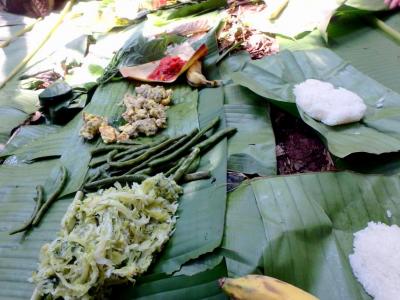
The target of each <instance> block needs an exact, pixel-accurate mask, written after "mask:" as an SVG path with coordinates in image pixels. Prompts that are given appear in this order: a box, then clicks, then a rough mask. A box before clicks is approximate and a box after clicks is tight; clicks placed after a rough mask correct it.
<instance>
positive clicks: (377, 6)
mask: <svg viewBox="0 0 400 300" xmlns="http://www.w3.org/2000/svg"><path fill="white" fill-rule="evenodd" d="M345 5H346V6H350V7H354V8H358V9H362V10H372V11H377V10H385V9H387V6H386V4H385V3H384V1H379V0H347V1H346V2H345Z"/></svg>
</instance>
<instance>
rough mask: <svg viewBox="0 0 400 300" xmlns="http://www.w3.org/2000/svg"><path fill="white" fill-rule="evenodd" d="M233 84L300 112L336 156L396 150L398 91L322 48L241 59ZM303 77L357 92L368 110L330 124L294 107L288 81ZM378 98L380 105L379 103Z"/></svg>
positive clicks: (398, 142) (399, 114)
mask: <svg viewBox="0 0 400 300" xmlns="http://www.w3.org/2000/svg"><path fill="white" fill-rule="evenodd" d="M231 77H232V79H233V81H234V82H235V83H236V84H239V85H242V86H245V87H247V88H249V89H250V90H252V91H253V92H255V93H257V94H259V95H260V96H263V97H265V98H268V99H269V101H271V102H272V103H273V104H275V105H277V106H280V107H281V108H283V109H285V110H287V111H289V112H291V113H293V114H300V116H301V118H302V119H303V121H304V122H305V123H307V124H308V125H309V126H311V127H312V128H313V129H315V130H316V131H317V132H319V133H320V134H321V136H322V137H323V138H324V140H325V142H326V144H327V146H328V149H329V151H330V152H331V153H332V154H333V155H335V156H337V157H340V158H342V157H345V156H347V155H349V154H352V153H357V152H366V153H372V154H382V153H388V152H396V151H399V150H400V131H399V130H398V129H397V128H400V127H399V125H400V123H399V121H400V119H399V117H400V95H399V94H396V93H395V92H394V91H392V90H390V89H388V88H386V87H384V86H383V85H381V84H379V83H378V82H376V81H374V80H373V79H371V78H369V77H368V76H366V75H364V74H363V73H361V72H359V71H358V70H356V69H355V68H354V67H352V66H351V65H349V64H348V63H346V62H345V61H343V60H342V59H341V58H339V57H338V56H337V55H336V54H334V53H333V52H332V51H330V50H328V49H316V50H310V51H295V52H290V51H282V52H281V53H279V54H277V55H274V56H271V57H267V58H264V59H261V60H259V61H250V62H247V63H246V64H245V65H244V66H243V68H242V70H241V71H238V72H235V73H233V74H232V75H231ZM307 78H315V79H319V80H324V81H328V82H331V83H332V84H333V85H335V86H342V87H344V88H346V89H348V90H350V91H353V92H355V93H357V94H358V95H359V96H360V97H362V98H363V99H364V102H365V103H366V105H367V107H368V110H367V113H366V116H365V117H364V119H363V120H362V121H360V122H357V123H353V124H348V125H341V126H335V127H330V126H326V125H324V124H322V123H320V122H317V121H315V120H314V119H312V118H310V117H309V116H307V115H306V114H305V113H304V112H302V111H301V110H300V109H297V107H296V104H295V98H294V95H293V91H292V90H293V86H294V85H295V84H298V83H300V82H303V81H304V80H306V79H307ZM381 102H382V103H383V107H382V106H381V105H379V103H381Z"/></svg>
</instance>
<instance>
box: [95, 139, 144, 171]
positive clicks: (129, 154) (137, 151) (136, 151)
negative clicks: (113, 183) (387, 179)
mask: <svg viewBox="0 0 400 300" xmlns="http://www.w3.org/2000/svg"><path fill="white" fill-rule="evenodd" d="M149 145H151V144H148V145H143V146H140V147H135V148H132V147H131V148H130V149H127V150H125V151H122V152H120V153H118V154H117V155H115V156H114V159H120V158H122V157H124V156H125V157H124V159H125V158H126V159H132V158H134V157H137V156H139V155H141V154H143V153H144V152H145V150H146V149H147V148H149ZM106 162H107V155H106V156H104V157H103V158H102V159H100V160H92V161H91V162H90V164H89V167H90V168H95V167H97V166H99V165H102V164H104V163H106Z"/></svg>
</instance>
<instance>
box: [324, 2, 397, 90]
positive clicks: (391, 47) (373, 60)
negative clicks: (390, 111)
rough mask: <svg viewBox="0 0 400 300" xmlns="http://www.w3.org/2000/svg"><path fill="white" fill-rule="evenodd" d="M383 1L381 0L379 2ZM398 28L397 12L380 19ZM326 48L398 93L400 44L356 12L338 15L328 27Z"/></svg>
mask: <svg viewBox="0 0 400 300" xmlns="http://www.w3.org/2000/svg"><path fill="white" fill-rule="evenodd" d="M382 2H383V1H382ZM382 20H384V21H385V23H386V24H387V25H389V26H391V27H393V28H394V29H396V30H398V31H400V14H399V13H395V12H394V13H391V14H390V15H389V16H387V17H385V18H382ZM328 35H329V47H330V49H331V50H332V51H334V52H335V53H336V54H337V55H339V56H340V57H342V58H343V59H344V60H346V61H350V62H351V64H352V65H353V66H354V67H356V68H357V69H358V70H360V71H361V72H363V73H365V74H366V75H368V76H370V77H371V78H373V79H375V80H376V81H378V82H379V83H381V84H383V85H385V86H386V87H388V88H390V89H392V90H394V91H395V92H397V93H400V85H399V82H398V78H399V76H400V61H399V59H398V53H399V44H398V43H396V42H395V41H394V40H392V39H391V38H390V37H389V36H387V35H386V34H385V33H384V32H383V31H381V30H379V29H378V28H375V27H371V25H369V24H368V22H367V21H366V20H365V19H364V18H363V17H362V16H360V15H358V14H345V15H342V16H339V17H337V18H336V19H335V21H334V22H332V23H331V24H330V26H329V28H328Z"/></svg>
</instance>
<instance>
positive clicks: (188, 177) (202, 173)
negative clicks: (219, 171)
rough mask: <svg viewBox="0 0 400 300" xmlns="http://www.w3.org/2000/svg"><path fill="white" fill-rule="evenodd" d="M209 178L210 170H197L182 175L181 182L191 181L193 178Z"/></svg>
mask: <svg viewBox="0 0 400 300" xmlns="http://www.w3.org/2000/svg"><path fill="white" fill-rule="evenodd" d="M209 178H211V172H210V171H199V172H195V173H189V174H185V175H183V177H182V182H184V183H186V182H191V181H195V180H202V179H209Z"/></svg>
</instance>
